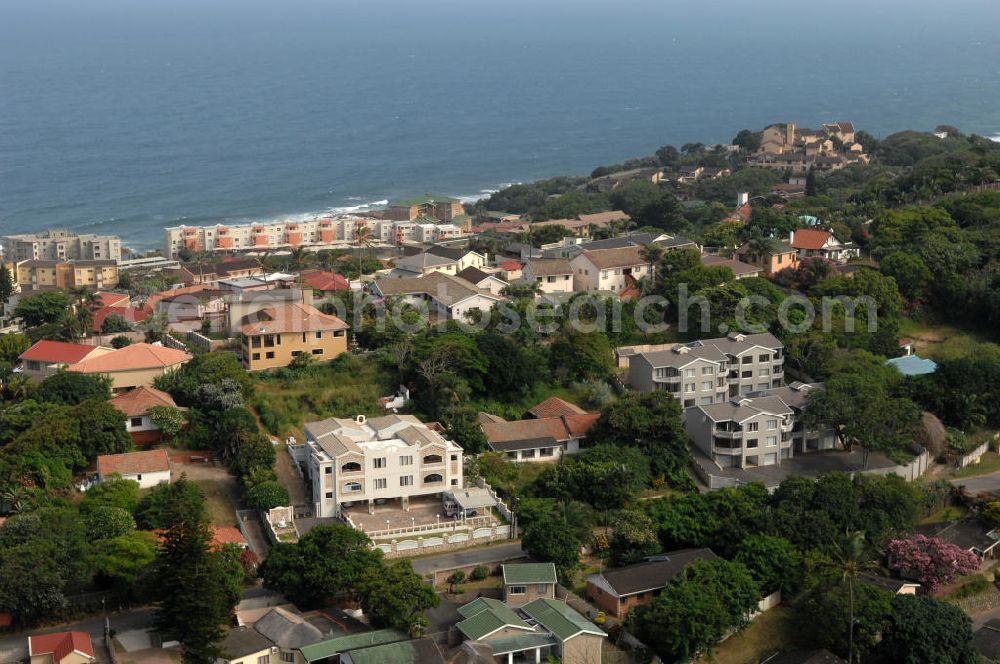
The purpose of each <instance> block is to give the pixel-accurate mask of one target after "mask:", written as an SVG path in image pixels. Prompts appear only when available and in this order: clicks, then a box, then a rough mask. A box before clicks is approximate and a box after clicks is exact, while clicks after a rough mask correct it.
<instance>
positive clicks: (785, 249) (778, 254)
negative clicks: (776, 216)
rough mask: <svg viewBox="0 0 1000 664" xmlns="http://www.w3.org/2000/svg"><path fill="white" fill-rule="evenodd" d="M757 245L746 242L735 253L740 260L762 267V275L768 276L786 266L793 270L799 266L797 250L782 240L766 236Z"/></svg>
mask: <svg viewBox="0 0 1000 664" xmlns="http://www.w3.org/2000/svg"><path fill="white" fill-rule="evenodd" d="M759 245H760V246H757V243H752V242H747V243H746V244H744V245H743V246H742V247H740V248H739V249H737V250H736V255H737V257H738V258H739V259H740V260H741V261H744V262H746V263H750V264H751V265H756V266H757V267H759V268H761V269H763V270H764V276H767V277H770V276H773V275H774V274H775V273H776V272H780V271H781V270H784V269H786V268H791V269H793V270H794V269H796V268H797V267H798V266H799V258H798V252H797V251H796V250H795V249H794V248H793V247H790V246H788V245H787V244H785V243H784V242H781V241H779V240H776V239H774V238H768V239H767V241H766V242H761V243H759ZM765 245H766V246H765Z"/></svg>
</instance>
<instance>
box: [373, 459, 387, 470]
mask: <svg viewBox="0 0 1000 664" xmlns="http://www.w3.org/2000/svg"><path fill="white" fill-rule="evenodd" d="M372 466H373V467H375V468H385V466H386V463H385V457H378V458H375V459H372Z"/></svg>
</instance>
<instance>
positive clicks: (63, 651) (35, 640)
mask: <svg viewBox="0 0 1000 664" xmlns="http://www.w3.org/2000/svg"><path fill="white" fill-rule="evenodd" d="M72 652H79V653H82V654H84V655H86V656H87V657H93V656H94V644H93V643H91V641H90V634H87V633H86V632H57V633H55V634H44V635H41V636H29V637H28V655H29V656H32V655H45V654H50V653H51V655H52V660H53V661H54V662H56V664H59V662H62V660H63V659H64V658H65V657H66V656H67V655H69V654H70V653H72Z"/></svg>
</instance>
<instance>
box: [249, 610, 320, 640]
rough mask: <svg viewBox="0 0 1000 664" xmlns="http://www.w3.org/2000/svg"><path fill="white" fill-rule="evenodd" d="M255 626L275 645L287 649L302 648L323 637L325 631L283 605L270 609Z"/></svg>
mask: <svg viewBox="0 0 1000 664" xmlns="http://www.w3.org/2000/svg"><path fill="white" fill-rule="evenodd" d="M253 628H254V629H255V630H257V631H258V632H260V633H261V634H262V635H263V636H264V637H266V638H267V639H269V640H270V641H271V642H273V643H274V644H275V645H277V646H279V647H281V648H286V649H292V648H301V647H302V646H308V645H310V644H312V643H316V642H317V641H322V639H323V633H322V632H321V631H319V629H317V628H316V627H314V626H313V625H310V624H309V623H308V622H307V621H306V620H305V619H304V618H303V617H302V616H300V615H296V614H294V613H292V612H291V611H287V610H285V609H283V608H281V607H275V608H273V609H271V610H270V611H268V612H267V614H266V615H264V617H263V618H261V619H260V620H258V621H257V622H255V623H254V626H253Z"/></svg>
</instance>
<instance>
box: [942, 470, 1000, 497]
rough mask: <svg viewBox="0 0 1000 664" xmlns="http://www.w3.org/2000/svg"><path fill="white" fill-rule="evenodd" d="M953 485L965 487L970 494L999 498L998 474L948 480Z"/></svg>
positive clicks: (999, 480) (999, 478) (999, 475)
mask: <svg viewBox="0 0 1000 664" xmlns="http://www.w3.org/2000/svg"><path fill="white" fill-rule="evenodd" d="M949 481H950V482H951V483H952V484H953V485H955V486H960V487H965V490H966V491H968V492H969V493H971V494H977V493H992V494H994V495H997V496H1000V472H997V473H990V474H989V475H979V476H978V477H962V478H958V479H953V480H949Z"/></svg>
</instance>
